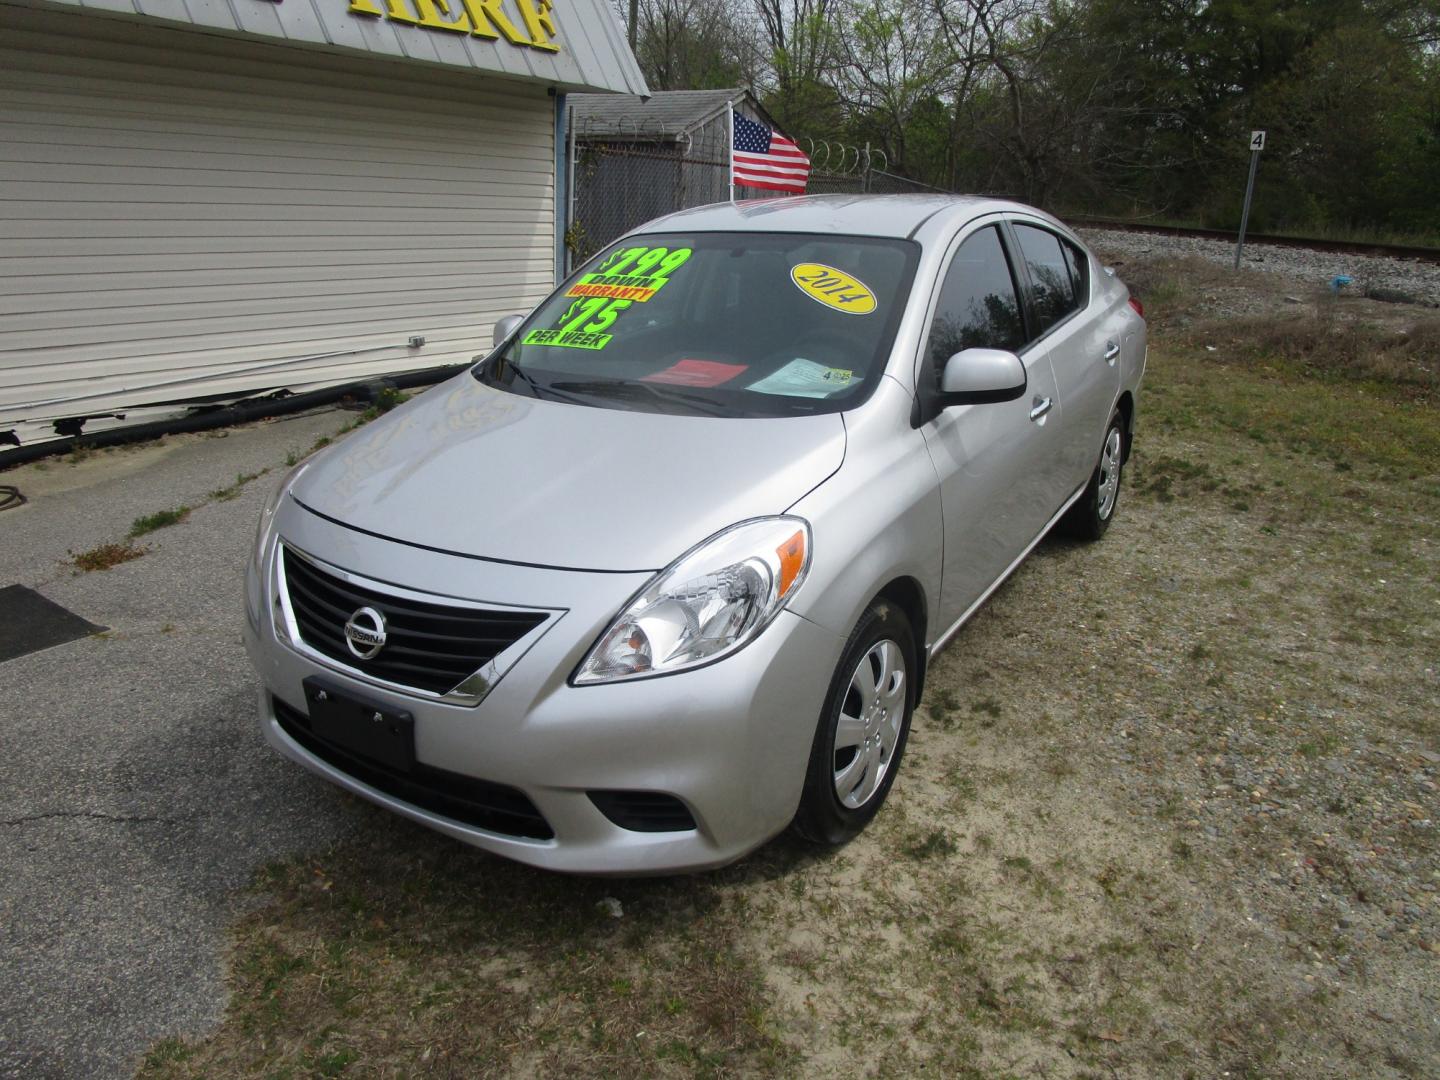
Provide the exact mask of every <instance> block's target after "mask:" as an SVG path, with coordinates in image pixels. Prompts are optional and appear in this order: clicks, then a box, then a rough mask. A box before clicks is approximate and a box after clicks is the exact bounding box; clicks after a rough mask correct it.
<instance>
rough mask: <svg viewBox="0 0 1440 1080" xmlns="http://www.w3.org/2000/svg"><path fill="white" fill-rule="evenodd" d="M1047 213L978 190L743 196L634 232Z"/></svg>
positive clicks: (872, 224) (880, 230)
mask: <svg viewBox="0 0 1440 1080" xmlns="http://www.w3.org/2000/svg"><path fill="white" fill-rule="evenodd" d="M993 213H1026V214H1034V215H1036V216H1038V217H1042V218H1045V219H1047V220H1054V219H1053V218H1051V217H1050V215H1049V214H1045V213H1043V212H1041V211H1038V210H1036V209H1035V208H1034V207H1030V206H1025V205H1023V204H1021V203H1017V202H1010V201H1009V200H1006V199H995V198H990V197H987V196H982V195H943V194H935V195H801V196H789V197H785V198H776V199H743V200H741V201H739V202H733V203H731V202H723V203H711V204H710V205H708V206H696V207H693V208H691V209H689V210H680V211H678V212H676V213H673V214H667V215H665V216H664V217H660V218H656V219H655V220H654V221H651V222H649V223H647V224H645V225H642V226H641V227H640V228H639V229H638V230H636V231H637V232H642V233H645V232H667V231H672V230H674V229H684V230H686V231H687V232H688V231H692V230H693V231H698V232H730V231H734V232H803V233H837V234H842V235H850V236H888V237H901V238H903V237H908V236H913V235H914V234H915V233H916V231H917V230H919V229H920V227H921V226H923V225H926V224H927V223H932V221H933V223H934V224H936V225H941V224H952V225H955V226H959V225H961V224H963V223H964V222H966V221H969V220H971V219H972V218H977V217H980V216H981V215H982V214H993Z"/></svg>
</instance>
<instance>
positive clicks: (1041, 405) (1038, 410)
mask: <svg viewBox="0 0 1440 1080" xmlns="http://www.w3.org/2000/svg"><path fill="white" fill-rule="evenodd" d="M1054 404H1055V402H1054V401H1052V400H1051V399H1050V398H1048V397H1045V398H1042V397H1038V396H1037V397H1036V398H1035V400H1034V401H1032V402H1031V403H1030V419H1031V420H1039V419H1040V418H1041V417H1043V416H1044V415H1045V414H1046V413H1048V412H1049V411H1050V406H1052V405H1054Z"/></svg>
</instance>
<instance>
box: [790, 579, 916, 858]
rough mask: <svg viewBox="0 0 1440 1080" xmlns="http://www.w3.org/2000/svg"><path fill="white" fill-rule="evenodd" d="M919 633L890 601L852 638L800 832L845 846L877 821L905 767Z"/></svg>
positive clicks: (819, 743) (813, 755) (823, 725)
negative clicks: (902, 761) (875, 817)
mask: <svg viewBox="0 0 1440 1080" xmlns="http://www.w3.org/2000/svg"><path fill="white" fill-rule="evenodd" d="M915 671H916V660H915V634H914V631H913V630H912V629H911V627H910V622H909V620H908V619H906V617H905V615H904V613H903V612H902V611H901V610H900V609H899V608H897V607H896V606H895V605H894V604H892V603H890V602H889V601H888V600H877V601H875V602H874V603H872V604H871V605H870V607H869V608H867V609H866V611H865V614H864V615H863V616H861V618H860V622H859V624H858V625H857V626H856V627H855V630H854V632H853V633H852V634H851V635H850V640H849V641H848V642H847V643H846V645H845V651H844V653H843V654H842V655H841V657H840V663H839V665H838V666H837V667H836V669H835V676H834V678H833V679H832V680H831V683H830V691H829V693H828V694H827V695H826V698H825V707H824V709H823V710H822V712H821V714H820V722H819V724H818V725H817V728H816V731H815V741H814V744H813V746H812V747H811V750H810V763H809V767H808V769H807V771H806V774H805V790H804V792H803V793H802V794H801V797H800V809H799V810H798V811H797V812H796V815H795V823H794V828H795V831H796V832H797V833H799V834H800V835H801V836H803V837H805V838H806V839H807V840H811V841H814V842H815V843H819V844H832V845H839V844H843V843H845V842H846V841H848V840H851V839H853V838H854V837H855V836H856V835H858V834H859V832H860V831H861V830H862V829H863V828H865V826H866V825H868V824H869V823H870V819H871V818H873V817H874V816H875V814H876V812H877V811H879V809H880V806H881V804H882V803H884V801H885V796H886V795H887V794H889V792H890V786H891V785H892V784H894V782H895V774H896V773H897V772H898V771H899V769H900V759H901V757H902V756H904V753H905V740H906V737H907V736H908V735H909V733H910V714H911V713H912V712H913V711H914V709H915Z"/></svg>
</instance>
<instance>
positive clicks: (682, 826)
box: [590, 791, 695, 832]
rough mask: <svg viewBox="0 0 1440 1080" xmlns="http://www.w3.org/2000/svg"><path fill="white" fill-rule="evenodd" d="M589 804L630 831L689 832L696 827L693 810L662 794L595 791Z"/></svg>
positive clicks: (654, 792)
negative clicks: (591, 803) (691, 811)
mask: <svg viewBox="0 0 1440 1080" xmlns="http://www.w3.org/2000/svg"><path fill="white" fill-rule="evenodd" d="M590 801H591V802H593V803H594V804H595V806H596V807H597V808H598V809H599V811H600V812H601V813H602V814H604V815H605V816H606V817H607V818H609V819H610V820H611V821H613V822H614V823H615V824H616V825H619V826H620V827H621V828H622V829H629V830H630V831H631V832H688V831H689V830H691V829H693V828H695V818H694V817H693V816H692V815H691V813H690V808H689V807H688V806H686V805H685V804H684V803H683V802H681V801H680V800H679V799H677V798H676V797H675V796H674V795H666V794H664V793H663V792H659V791H592V792H590Z"/></svg>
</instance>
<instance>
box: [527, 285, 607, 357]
mask: <svg viewBox="0 0 1440 1080" xmlns="http://www.w3.org/2000/svg"><path fill="white" fill-rule="evenodd" d="M630 303H631V302H630V301H629V300H609V299H607V298H605V297H603V296H590V297H583V298H581V299H579V300H576V301H575V302H574V303H573V304H571V305H570V306H569V307H568V308H566V309H565V314H564V315H561V316H560V322H559V324H558V325H557V326H555V327H554V328H552V329H550V330H531V331H530V332H529V333H528V334H526V335H525V336H524V337H523V338H522V339H521V341H520V344H522V345H555V346H559V347H560V348H563V349H603V348H605V346H606V345H609V344H610V339H611V337H612V335H610V334H607V333H605V331H606V330H609V329H610V327H611V326H612V325H613V324H614V322H615V320H616V319H617V318H618V317H619V315H620V313H621V312H622V311H624V310H625V309H626V308H628V307H629V306H630Z"/></svg>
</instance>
